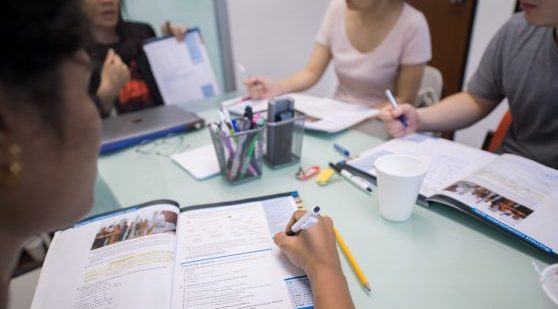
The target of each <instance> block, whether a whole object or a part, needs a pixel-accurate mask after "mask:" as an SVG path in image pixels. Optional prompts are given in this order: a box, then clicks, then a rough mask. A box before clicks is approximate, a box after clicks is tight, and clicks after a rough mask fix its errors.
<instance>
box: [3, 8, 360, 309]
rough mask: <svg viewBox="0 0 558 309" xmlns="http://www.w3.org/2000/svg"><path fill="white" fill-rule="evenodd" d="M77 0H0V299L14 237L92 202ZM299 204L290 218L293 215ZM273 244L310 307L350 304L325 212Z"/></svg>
mask: <svg viewBox="0 0 558 309" xmlns="http://www.w3.org/2000/svg"><path fill="white" fill-rule="evenodd" d="M78 1H79V0H49V1H44V0H20V1H7V2H6V3H3V6H2V10H1V11H0V29H2V30H4V31H5V35H4V39H5V40H6V41H7V42H10V44H11V46H10V48H3V49H0V309H4V308H6V304H7V298H8V297H7V296H8V295H7V293H8V285H9V282H10V278H11V274H12V271H13V269H14V267H15V265H16V264H17V259H18V256H19V252H20V250H21V247H22V246H23V244H24V243H25V242H26V240H27V239H28V238H30V237H32V236H33V235H35V234H39V233H43V232H46V231H53V230H55V229H59V228H62V227H65V226H68V225H70V224H72V223H73V222H75V221H77V220H78V219H80V218H81V217H82V216H84V215H85V214H86V213H87V212H89V210H90V209H91V206H92V205H93V186H94V181H95V177H96V170H97V169H96V167H97V153H98V149H99V142H100V141H99V140H100V119H99V115H98V113H97V111H96V109H95V107H94V105H93V103H92V102H91V97H90V95H89V94H88V92H87V89H88V85H89V77H90V75H91V68H92V64H91V60H90V58H89V56H88V55H87V53H86V52H85V51H84V50H83V49H82V46H83V39H82V38H83V35H82V34H83V32H84V31H83V30H84V28H83V26H84V25H83V21H84V18H83V16H82V11H81V9H80V7H79V3H78ZM301 215H302V213H301V212H300V211H299V212H297V213H295V214H294V216H293V220H291V223H290V225H292V223H293V222H294V218H300V216H301ZM274 240H275V242H276V244H277V245H278V246H279V247H280V248H281V249H282V250H283V251H284V252H285V253H286V254H287V255H288V257H289V258H290V259H291V261H292V262H293V263H294V264H295V265H297V266H299V267H301V268H302V269H303V270H304V271H305V272H306V273H307V275H308V277H309V279H310V282H311V285H312V291H313V293H314V299H315V303H316V308H352V307H353V306H352V301H351V298H350V295H349V291H348V287H347V283H346V281H345V277H344V275H343V272H342V270H341V263H340V261H339V255H338V253H337V248H336V245H335V236H334V233H333V225H332V222H331V219H329V218H327V217H319V218H318V224H316V225H315V226H314V227H312V228H310V229H308V230H305V231H303V232H302V233H300V234H299V235H297V236H292V237H291V236H287V235H286V234H285V233H278V234H277V235H276V236H275V239H274Z"/></svg>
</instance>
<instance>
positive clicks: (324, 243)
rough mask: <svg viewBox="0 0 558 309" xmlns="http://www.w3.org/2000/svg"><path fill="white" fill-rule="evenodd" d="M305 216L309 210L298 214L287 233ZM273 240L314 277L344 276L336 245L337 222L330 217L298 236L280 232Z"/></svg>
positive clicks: (321, 217) (292, 260)
mask: <svg viewBox="0 0 558 309" xmlns="http://www.w3.org/2000/svg"><path fill="white" fill-rule="evenodd" d="M304 213H305V211H302V210H298V211H296V212H295V213H294V214H293V216H292V218H291V221H290V222H289V224H288V225H287V229H286V231H288V230H290V229H291V226H292V225H293V224H294V223H295V222H296V220H298V219H299V218H300V217H302V216H303V215H304ZM273 241H274V242H275V244H276V245H277V246H278V247H279V248H281V250H282V251H283V252H285V254H286V255H287V256H288V257H289V260H291V262H292V263H293V264H294V265H296V266H297V267H299V268H301V269H302V270H304V272H305V273H306V274H307V275H308V276H309V277H311V278H312V277H314V276H316V275H317V274H318V273H333V274H341V275H342V273H343V272H342V270H341V263H340V261H339V254H338V253H337V246H336V244H335V233H334V232H333V222H332V221H331V218H329V217H327V216H318V223H317V224H315V225H314V226H312V227H310V228H309V229H306V230H302V231H301V232H300V233H299V234H297V235H295V236H287V234H286V233H285V232H279V233H277V234H275V236H274V237H273Z"/></svg>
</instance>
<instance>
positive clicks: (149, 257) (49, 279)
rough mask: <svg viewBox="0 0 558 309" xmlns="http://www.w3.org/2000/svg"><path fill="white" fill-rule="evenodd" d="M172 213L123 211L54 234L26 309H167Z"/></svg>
mask: <svg viewBox="0 0 558 309" xmlns="http://www.w3.org/2000/svg"><path fill="white" fill-rule="evenodd" d="M178 212H179V210H178V207H175V206H171V205H164V204H162V205H160V206H159V205H158V206H152V207H145V208H138V209H127V210H124V211H122V212H119V213H116V214H108V215H106V216H102V217H98V218H96V219H94V220H91V221H89V222H87V223H86V224H82V225H80V226H78V227H76V228H72V229H68V230H65V231H62V232H59V233H58V234H57V235H56V237H55V239H54V241H53V243H52V244H51V248H50V250H49V253H48V256H47V259H46V261H45V264H44V265H43V270H42V272H41V277H40V279H39V283H38V286H37V290H36V293H35V297H34V299H33V305H32V308H34V309H38V308H75V309H117V308H140V309H141V308H145V309H148V308H169V307H170V297H171V293H172V272H173V271H174V251H175V246H176V236H175V233H176V220H177V218H178Z"/></svg>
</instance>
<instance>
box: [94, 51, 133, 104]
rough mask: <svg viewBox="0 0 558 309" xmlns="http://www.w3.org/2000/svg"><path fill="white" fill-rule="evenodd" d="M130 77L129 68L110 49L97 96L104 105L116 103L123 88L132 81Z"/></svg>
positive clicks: (102, 70)
mask: <svg viewBox="0 0 558 309" xmlns="http://www.w3.org/2000/svg"><path fill="white" fill-rule="evenodd" d="M130 77H131V76H130V70H129V69H128V66H126V64H125V63H124V62H123V61H122V59H121V58H120V56H119V55H118V54H117V53H115V52H114V50H113V49H112V48H111V49H109V51H108V53H107V57H106V58H105V62H104V63H103V68H102V69H101V81H100V84H99V89H98V90H97V96H98V97H99V98H100V99H101V101H102V102H103V104H104V105H108V104H110V103H112V102H114V99H115V98H116V96H117V95H118V93H119V92H120V90H121V89H122V87H124V85H126V83H127V82H129V81H130ZM107 107H108V106H107Z"/></svg>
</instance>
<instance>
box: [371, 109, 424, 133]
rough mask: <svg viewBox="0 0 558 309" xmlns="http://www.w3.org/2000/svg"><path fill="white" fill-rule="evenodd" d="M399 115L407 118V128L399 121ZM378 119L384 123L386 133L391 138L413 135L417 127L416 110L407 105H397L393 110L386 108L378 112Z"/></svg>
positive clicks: (417, 117)
mask: <svg viewBox="0 0 558 309" xmlns="http://www.w3.org/2000/svg"><path fill="white" fill-rule="evenodd" d="M401 115H404V116H405V117H406V118H407V123H408V127H407V128H405V127H404V126H403V124H402V123H401V121H400V120H399V117H400V116H401ZM378 117H379V118H380V119H382V120H383V121H384V125H385V127H386V130H387V132H388V133H389V134H390V135H391V136H393V137H402V136H405V135H407V134H410V133H414V132H416V131H417V129H418V126H419V116H418V113H417V110H416V109H415V108H414V107H413V106H412V105H410V104H407V103H405V104H399V106H398V107H397V108H395V109H394V108H393V107H392V106H391V105H390V106H386V107H384V108H382V109H381V110H380V114H379V115H378Z"/></svg>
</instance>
